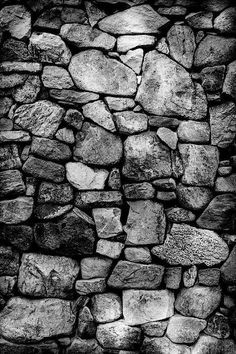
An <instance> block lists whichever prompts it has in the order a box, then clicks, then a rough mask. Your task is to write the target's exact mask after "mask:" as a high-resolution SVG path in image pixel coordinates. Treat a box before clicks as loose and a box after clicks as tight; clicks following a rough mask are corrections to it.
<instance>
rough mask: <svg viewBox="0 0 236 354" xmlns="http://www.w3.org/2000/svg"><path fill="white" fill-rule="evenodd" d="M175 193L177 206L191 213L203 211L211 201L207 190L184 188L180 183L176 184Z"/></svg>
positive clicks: (211, 195) (209, 191)
mask: <svg viewBox="0 0 236 354" xmlns="http://www.w3.org/2000/svg"><path fill="white" fill-rule="evenodd" d="M176 193H177V198H178V202H179V204H180V205H181V206H182V207H183V208H187V209H190V210H193V211H195V210H196V211H198V210H202V209H204V208H205V207H206V206H207V205H208V204H209V203H210V201H211V200H212V199H213V193H212V191H211V190H210V189H209V188H205V187H191V186H185V185H184V184H181V183H179V184H178V186H177V189H176Z"/></svg>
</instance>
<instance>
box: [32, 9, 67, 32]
mask: <svg viewBox="0 0 236 354" xmlns="http://www.w3.org/2000/svg"><path fill="white" fill-rule="evenodd" d="M61 12H62V8H61V7H53V8H50V9H47V10H45V11H43V12H42V13H41V14H40V15H39V16H38V17H37V20H36V21H35V22H34V25H33V27H34V28H37V29H39V30H48V31H58V30H59V29H60V27H61V25H62V20H61Z"/></svg>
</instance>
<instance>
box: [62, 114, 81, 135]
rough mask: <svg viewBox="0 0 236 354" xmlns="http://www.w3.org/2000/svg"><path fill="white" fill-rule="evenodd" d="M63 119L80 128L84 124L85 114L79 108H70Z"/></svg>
mask: <svg viewBox="0 0 236 354" xmlns="http://www.w3.org/2000/svg"><path fill="white" fill-rule="evenodd" d="M63 119H64V121H65V122H66V123H67V124H68V125H69V126H71V127H73V128H75V129H77V130H80V129H81V128H82V125H83V121H84V116H83V115H82V113H81V112H79V111H78V110H77V109H68V110H67V111H66V114H65V117H64V118H63Z"/></svg>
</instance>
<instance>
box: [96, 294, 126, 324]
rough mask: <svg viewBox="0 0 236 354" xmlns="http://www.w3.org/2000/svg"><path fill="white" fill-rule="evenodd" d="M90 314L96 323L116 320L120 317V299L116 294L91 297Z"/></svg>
mask: <svg viewBox="0 0 236 354" xmlns="http://www.w3.org/2000/svg"><path fill="white" fill-rule="evenodd" d="M91 313H92V315H93V317H94V320H95V321H96V322H98V323H107V322H113V321H115V320H118V319H119V318H120V317H121V316H122V305H121V299H120V297H119V296H118V295H117V294H114V293H106V294H97V295H94V296H93V297H92V301H91Z"/></svg>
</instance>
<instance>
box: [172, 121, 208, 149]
mask: <svg viewBox="0 0 236 354" xmlns="http://www.w3.org/2000/svg"><path fill="white" fill-rule="evenodd" d="M177 134H178V139H179V140H180V141H181V142H183V143H208V142H209V140H210V126H209V124H208V123H207V122H195V121H192V120H189V121H183V122H181V123H180V124H179V126H178V130H177Z"/></svg>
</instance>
